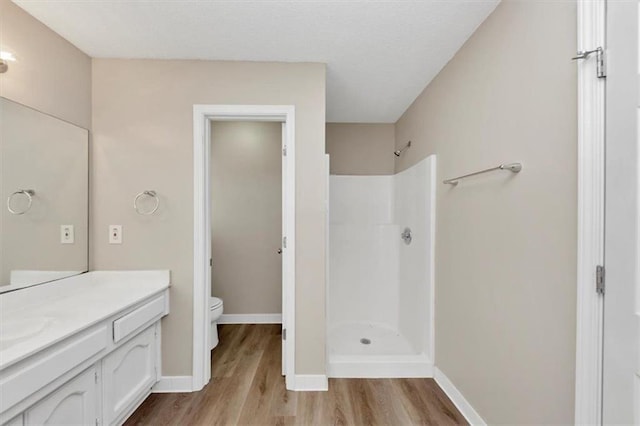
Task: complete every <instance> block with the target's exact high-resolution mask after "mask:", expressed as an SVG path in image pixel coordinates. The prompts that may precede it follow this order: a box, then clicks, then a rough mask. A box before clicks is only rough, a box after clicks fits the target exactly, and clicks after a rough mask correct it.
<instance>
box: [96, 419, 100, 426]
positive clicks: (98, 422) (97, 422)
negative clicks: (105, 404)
mask: <svg viewBox="0 0 640 426" xmlns="http://www.w3.org/2000/svg"><path fill="white" fill-rule="evenodd" d="M99 424H100V421H99V420H98V418H97V417H96V426H98V425H99Z"/></svg>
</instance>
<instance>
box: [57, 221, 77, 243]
mask: <svg viewBox="0 0 640 426" xmlns="http://www.w3.org/2000/svg"><path fill="white" fill-rule="evenodd" d="M75 242H76V236H75V232H74V229H73V225H60V244H73V243H75Z"/></svg>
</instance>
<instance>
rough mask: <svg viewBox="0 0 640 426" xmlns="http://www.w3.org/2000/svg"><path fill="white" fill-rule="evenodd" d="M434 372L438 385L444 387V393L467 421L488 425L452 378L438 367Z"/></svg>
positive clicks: (473, 423)
mask: <svg viewBox="0 0 640 426" xmlns="http://www.w3.org/2000/svg"><path fill="white" fill-rule="evenodd" d="M434 373H435V374H434V377H433V378H434V380H435V381H436V383H437V384H438V386H440V389H442V390H443V391H444V393H446V394H447V396H448V397H449V399H450V400H451V402H453V405H455V406H456V408H457V409H458V411H460V414H462V415H463V416H464V418H465V419H467V422H469V424H471V425H485V426H486V424H487V422H485V421H484V420H483V419H482V417H480V414H478V412H477V411H476V410H475V409H474V408H473V407H472V406H471V404H469V401H467V400H466V398H465V397H464V395H462V393H461V392H460V391H459V390H458V388H456V387H455V386H454V384H453V383H452V382H451V380H449V378H448V377H447V376H445V374H444V373H443V372H442V371H441V370H440V369H439V368H438V367H436V368H435V372H434Z"/></svg>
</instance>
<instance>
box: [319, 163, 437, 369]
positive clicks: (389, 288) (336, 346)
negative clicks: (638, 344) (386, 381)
mask: <svg viewBox="0 0 640 426" xmlns="http://www.w3.org/2000/svg"><path fill="white" fill-rule="evenodd" d="M434 185H435V156H430V157H428V158H426V159H425V160H423V161H421V162H420V163H418V164H416V165H415V166H413V167H411V168H410V169H407V170H405V171H403V172H402V173H399V174H396V175H393V176H331V177H330V226H329V228H330V231H329V232H330V235H329V240H330V242H329V245H330V255H329V256H330V259H329V262H330V265H329V284H328V312H329V332H328V339H329V375H330V376H334V377H422V376H429V375H430V371H431V368H432V366H433V343H432V342H433V260H432V259H433V238H434V223H435V218H434V213H433V212H434V200H435V186H434ZM407 227H408V228H410V229H411V234H412V241H411V243H410V244H405V242H404V241H403V240H402V239H401V233H402V232H403V230H404V229H405V228H407ZM360 339H367V341H369V342H370V343H365V344H363V343H361V340H360ZM381 356H382V357H384V359H381V358H380V357H381ZM369 362H371V363H373V364H375V365H368V363H369ZM363 366H368V367H367V368H366V369H365V368H363Z"/></svg>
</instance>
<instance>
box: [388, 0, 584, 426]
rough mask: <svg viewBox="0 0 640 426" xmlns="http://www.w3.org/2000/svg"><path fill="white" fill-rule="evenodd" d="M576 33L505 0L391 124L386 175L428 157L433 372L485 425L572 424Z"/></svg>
mask: <svg viewBox="0 0 640 426" xmlns="http://www.w3.org/2000/svg"><path fill="white" fill-rule="evenodd" d="M576 31H577V30H576V4H575V2H529V1H511V0H503V2H502V3H501V4H500V5H499V6H498V7H497V8H496V10H495V11H494V12H493V14H492V15H491V16H489V18H488V19H487V20H486V21H485V22H484V23H483V24H482V25H481V26H480V27H479V29H478V30H477V31H476V33H475V34H473V35H472V36H471V38H470V39H469V40H468V41H467V43H466V44H465V45H464V46H463V47H462V49H461V50H460V51H459V52H458V53H457V54H456V55H455V57H454V58H453V59H452V60H451V62H450V63H449V64H448V65H447V66H446V67H445V68H444V69H443V70H442V71H441V72H440V74H439V75H438V76H437V77H436V78H435V79H434V80H433V81H432V82H431V83H430V84H429V86H427V88H426V89H425V90H424V91H423V93H422V94H421V95H420V96H419V97H418V98H417V99H416V100H415V102H414V103H413V105H412V106H411V107H410V108H409V109H408V110H407V111H406V112H405V113H404V115H403V116H402V117H401V118H400V120H399V121H398V123H397V124H396V141H397V147H400V146H401V145H402V144H404V143H405V142H406V141H407V140H411V141H412V142H413V146H412V147H411V148H410V149H409V150H407V151H406V153H405V154H404V155H403V156H402V157H400V158H399V159H398V160H397V161H396V171H400V170H404V169H406V168H408V167H410V166H411V165H413V164H415V163H417V162H418V161H420V160H421V159H423V158H425V157H426V156H427V155H429V154H437V155H438V175H437V182H438V183H437V203H436V205H437V214H436V216H437V227H436V345H435V347H436V360H435V361H436V365H437V366H438V368H439V369H440V370H442V371H443V372H444V373H445V374H446V375H447V377H448V378H449V379H450V380H451V381H452V382H453V383H454V385H455V386H456V387H457V388H458V389H459V390H460V391H461V392H462V394H463V395H464V396H465V397H466V399H467V400H468V401H469V402H470V403H471V405H472V406H473V407H474V408H475V409H476V411H478V412H479V414H480V415H481V416H482V417H483V418H484V420H485V421H487V422H488V423H490V424H499V423H509V424H525V423H527V424H550V423H554V424H570V423H573V418H574V375H575V338H576V336H575V328H576V320H575V318H576V256H577V254H576V238H577V236H576V227H577V207H576V203H577V130H576V129H577V112H576V105H577V92H576V90H577V77H576V65H575V63H573V62H572V61H571V60H570V58H571V57H572V56H573V54H574V53H575V51H576ZM512 161H521V162H522V163H523V166H524V168H523V171H522V172H521V173H520V174H518V175H512V174H510V173H509V172H494V173H492V174H488V175H484V176H479V177H477V178H474V179H469V180H465V181H464V182H462V183H460V184H459V185H458V186H457V187H452V186H449V185H444V184H442V180H443V179H446V178H450V177H454V176H457V175H461V174H465V173H469V172H473V171H477V170H482V169H484V168H488V167H492V166H496V165H498V164H500V163H502V162H512Z"/></svg>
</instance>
